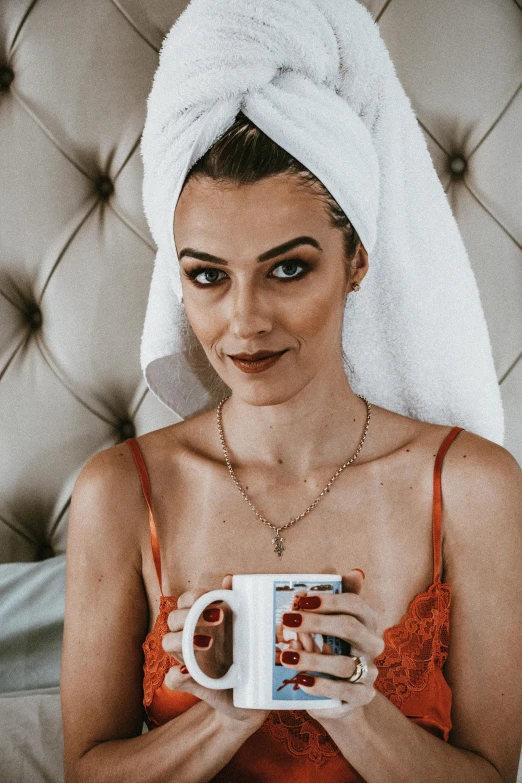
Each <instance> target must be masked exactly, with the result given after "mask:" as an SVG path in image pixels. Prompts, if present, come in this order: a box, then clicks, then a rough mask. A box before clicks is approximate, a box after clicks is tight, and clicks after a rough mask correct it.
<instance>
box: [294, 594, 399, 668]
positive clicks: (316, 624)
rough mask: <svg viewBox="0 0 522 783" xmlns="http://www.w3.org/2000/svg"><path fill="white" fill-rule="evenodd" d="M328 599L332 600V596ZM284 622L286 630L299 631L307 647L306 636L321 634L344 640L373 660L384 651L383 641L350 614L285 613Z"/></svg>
mask: <svg viewBox="0 0 522 783" xmlns="http://www.w3.org/2000/svg"><path fill="white" fill-rule="evenodd" d="M324 597H325V596H323V598H324ZM328 597H329V598H331V597H332V596H328ZM333 597H335V596H333ZM282 620H283V626H284V627H285V628H291V629H292V630H297V629H299V631H298V633H299V638H300V639H301V640H302V641H303V643H304V644H305V647H306V643H305V642H304V639H303V635H304V634H306V633H321V634H325V635H327V636H336V637H337V638H340V639H344V640H345V641H347V642H349V643H350V644H351V645H353V646H354V647H357V648H358V649H359V650H362V651H363V652H364V654H365V655H368V656H369V657H371V658H376V657H377V656H378V655H380V654H381V653H382V651H383V650H384V641H383V639H382V638H381V637H380V636H378V635H377V634H376V633H374V632H373V631H372V630H370V629H369V628H367V627H366V626H365V625H364V624H363V623H362V622H360V621H359V620H358V619H357V618H356V617H354V616H353V615H350V614H338V615H333V614H319V613H313V612H308V611H305V612H285V614H284V615H283V618H282Z"/></svg>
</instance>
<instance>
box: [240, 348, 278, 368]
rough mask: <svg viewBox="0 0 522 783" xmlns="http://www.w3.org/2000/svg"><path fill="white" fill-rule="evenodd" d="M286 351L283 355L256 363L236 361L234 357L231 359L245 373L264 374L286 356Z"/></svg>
mask: <svg viewBox="0 0 522 783" xmlns="http://www.w3.org/2000/svg"><path fill="white" fill-rule="evenodd" d="M285 353H286V351H283V352H282V353H276V354H274V355H273V356H268V357H267V358H266V359H258V360H257V361H255V362H251V361H246V360H245V359H235V358H234V357H233V356H231V357H230V358H231V359H232V361H233V362H234V364H235V365H236V367H239V369H240V370H242V371H243V372H263V370H267V369H268V368H269V367H272V365H273V364H275V363H276V362H277V360H278V359H280V358H281V356H283V354H285Z"/></svg>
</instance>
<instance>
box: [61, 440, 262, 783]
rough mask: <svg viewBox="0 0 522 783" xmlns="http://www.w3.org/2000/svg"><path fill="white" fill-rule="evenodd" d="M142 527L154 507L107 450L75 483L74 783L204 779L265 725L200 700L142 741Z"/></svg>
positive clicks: (70, 603) (70, 622)
mask: <svg viewBox="0 0 522 783" xmlns="http://www.w3.org/2000/svg"><path fill="white" fill-rule="evenodd" d="M143 525H145V526H147V509H146V506H145V501H144V499H143V496H142V494H141V489H140V484H139V481H138V477H137V474H136V469H135V467H134V464H133V462H132V456H131V454H130V451H129V450H128V449H127V447H126V446H124V445H122V446H119V447H114V448H111V449H107V450H105V451H102V452H99V453H98V454H96V455H95V456H94V457H93V458H92V459H91V460H90V461H89V462H88V464H87V465H86V466H85V467H84V468H83V470H82V471H81V473H80V475H79V477H78V479H77V481H76V484H75V487H74V490H73V496H72V503H71V513H70V519H69V528H68V539H67V557H66V601H65V627H64V641H63V651H62V664H61V704H62V719H63V730H64V764H65V780H66V782H67V783H77V782H79V781H82V783H83V781H89V782H90V781H92V783H109V781H110V782H111V783H112V781H114V783H116V781H118V783H120V781H123V780H124V781H125V783H132V782H133V781H140V783H141V781H143V780H147V781H149V783H156V782H157V783H160V781H162V782H163V781H165V783H166V781H176V783H183V781H186V782H187V783H203V782H204V781H208V780H211V778H212V777H213V776H214V775H215V774H216V773H217V772H218V771H219V769H221V768H222V767H223V766H225V764H226V763H227V762H228V761H229V760H230V759H231V758H232V756H233V755H234V753H235V752H236V751H237V750H238V749H239V747H240V746H241V745H242V744H243V743H244V742H245V741H246V739H247V738H248V736H249V735H250V734H252V733H253V732H254V731H255V730H256V728H257V727H256V726H255V725H254V724H252V722H248V721H245V722H242V721H236V720H235V719H231V718H230V717H228V716H224V715H222V714H220V713H218V712H217V711H216V710H215V709H214V708H213V707H210V706H209V705H208V704H206V703H205V702H200V703H198V704H196V705H194V706H193V707H191V708H190V709H189V710H188V711H187V712H186V713H183V714H182V715H180V716H178V717H177V718H174V719H173V720H171V721H169V722H168V723H167V724H165V725H164V726H161V727H159V728H156V729H154V731H152V732H150V733H146V734H143V735H142V733H141V732H142V725H143V719H144V712H143V704H142V699H143V690H142V687H143V685H142V678H143V651H142V643H143V640H144V638H145V636H146V633H147V630H148V619H149V618H148V615H149V610H148V602H147V596H146V593H145V589H144V585H143V579H142V576H141V547H140V544H139V531H141V528H140V526H143ZM145 529H146V535H148V526H147V527H146V528H145ZM141 534H142V535H143V533H142V531H141Z"/></svg>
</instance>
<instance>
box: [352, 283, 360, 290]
mask: <svg viewBox="0 0 522 783" xmlns="http://www.w3.org/2000/svg"><path fill="white" fill-rule="evenodd" d="M360 287H361V286H360V285H359V283H354V284H353V285H352V291H358V290H359V288H360Z"/></svg>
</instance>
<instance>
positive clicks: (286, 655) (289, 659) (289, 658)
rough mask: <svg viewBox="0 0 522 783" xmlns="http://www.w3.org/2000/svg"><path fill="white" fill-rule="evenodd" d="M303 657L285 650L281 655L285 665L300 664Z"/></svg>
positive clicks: (292, 651)
mask: <svg viewBox="0 0 522 783" xmlns="http://www.w3.org/2000/svg"><path fill="white" fill-rule="evenodd" d="M300 657H301V656H300V655H299V653H298V652H294V650H284V652H283V653H282V654H281V660H282V661H283V663H292V664H295V663H299V658H300Z"/></svg>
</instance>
